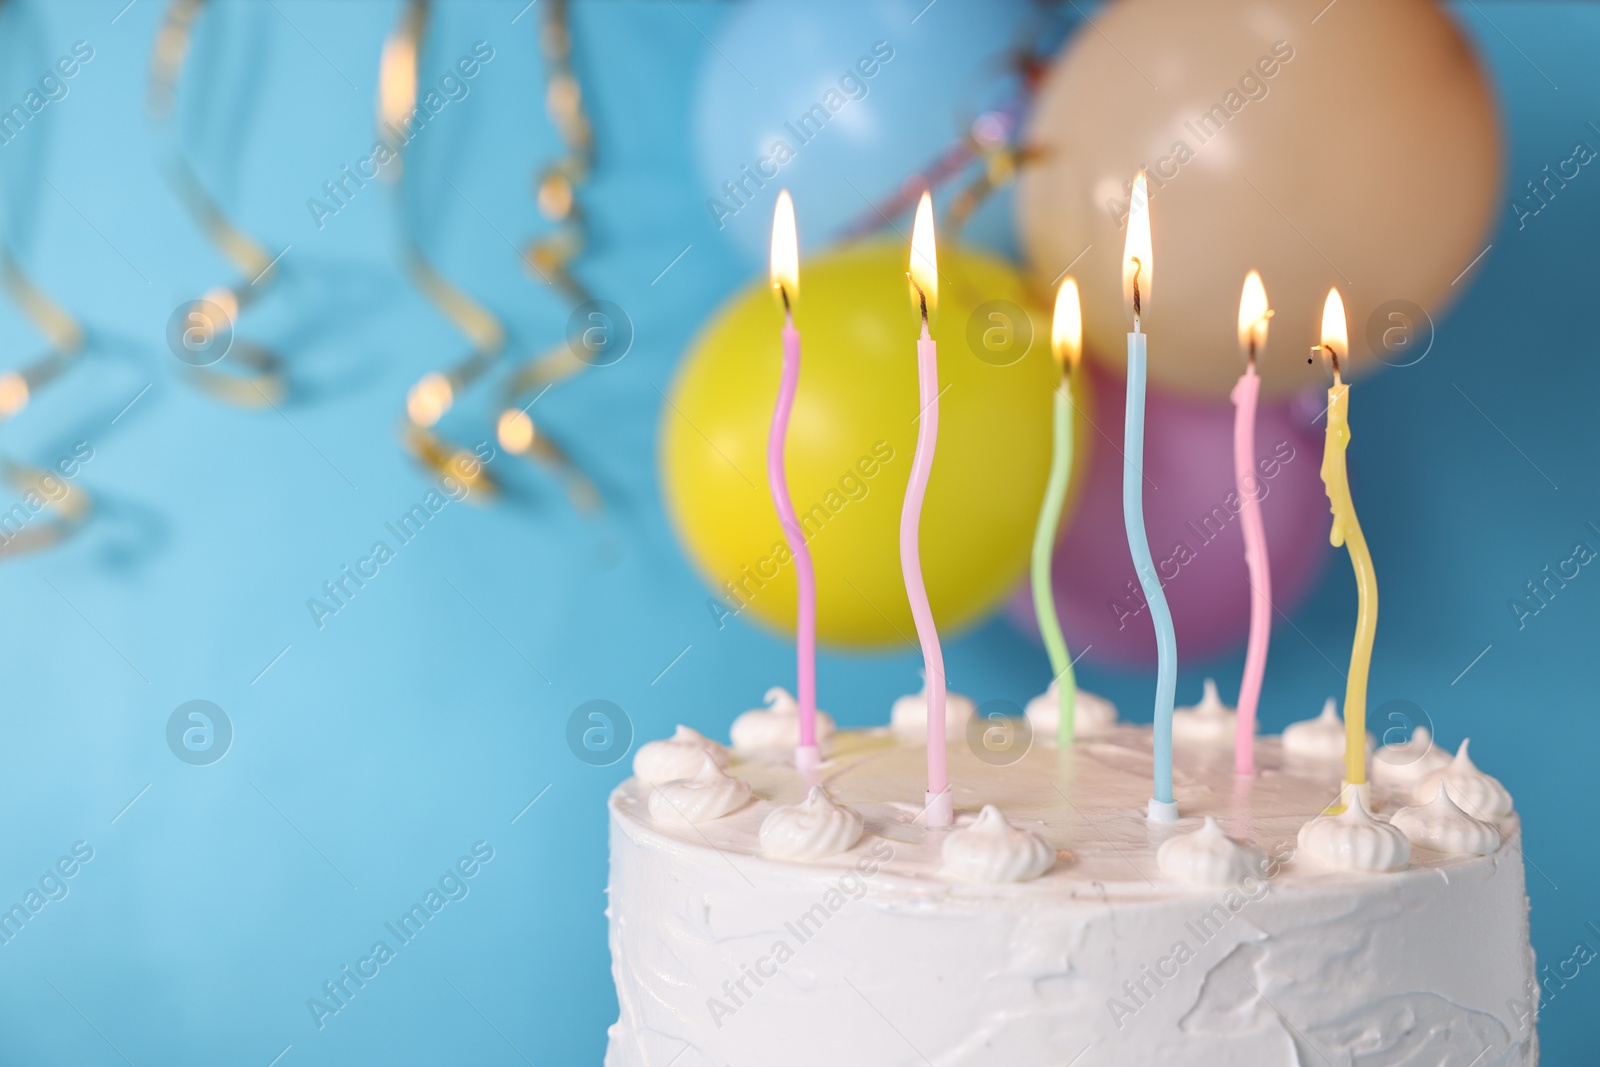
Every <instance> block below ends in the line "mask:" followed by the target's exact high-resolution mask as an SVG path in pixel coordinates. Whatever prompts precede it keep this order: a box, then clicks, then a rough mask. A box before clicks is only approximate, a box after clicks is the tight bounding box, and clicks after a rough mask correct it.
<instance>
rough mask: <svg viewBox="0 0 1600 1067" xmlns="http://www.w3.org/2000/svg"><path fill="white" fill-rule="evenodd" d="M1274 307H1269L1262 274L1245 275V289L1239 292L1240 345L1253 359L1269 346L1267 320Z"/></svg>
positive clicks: (1252, 272)
mask: <svg viewBox="0 0 1600 1067" xmlns="http://www.w3.org/2000/svg"><path fill="white" fill-rule="evenodd" d="M1270 318H1272V309H1271V308H1269V307H1267V289H1266V286H1264V285H1262V284H1261V275H1259V274H1257V273H1256V272H1255V271H1251V272H1250V273H1249V274H1247V275H1245V278H1244V291H1243V292H1241V293H1240V294H1239V347H1240V348H1241V349H1243V350H1244V354H1245V355H1247V356H1249V357H1250V358H1251V360H1254V359H1255V358H1256V353H1257V352H1259V351H1261V349H1263V348H1265V347H1266V346H1267V320H1268V319H1270Z"/></svg>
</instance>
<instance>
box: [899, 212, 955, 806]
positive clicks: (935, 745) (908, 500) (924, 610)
mask: <svg viewBox="0 0 1600 1067" xmlns="http://www.w3.org/2000/svg"><path fill="white" fill-rule="evenodd" d="M909 274H910V278H911V286H912V295H913V297H914V298H915V299H916V301H917V306H918V308H919V310H920V312H921V315H922V336H921V337H920V338H919V339H918V340H917V392H918V395H919V397H920V398H921V405H922V413H921V415H919V416H918V420H919V425H918V427H917V449H916V452H915V454H914V455H913V456H912V459H911V481H910V483H909V484H908V485H907V486H906V497H905V503H904V505H903V506H902V507H901V510H900V573H901V575H902V577H904V579H905V583H906V599H907V600H909V601H910V602H911V618H912V620H913V621H914V622H915V623H916V625H917V639H918V641H920V642H921V644H922V660H923V668H924V673H925V676H926V678H927V700H928V791H927V794H926V796H925V797H924V798H923V800H924V808H923V819H924V825H926V826H929V827H944V826H949V825H950V824H951V823H953V822H954V821H955V810H954V803H953V801H952V800H951V797H950V785H949V782H948V781H947V780H946V777H945V751H944V749H945V741H946V738H945V722H944V705H945V684H944V651H943V650H942V649H941V648H940V647H939V628H938V626H937V625H936V624H935V623H934V621H933V608H932V607H931V606H930V605H929V604H928V590H927V587H926V586H925V585H924V584H923V581H922V553H921V548H920V544H919V541H920V537H921V527H922V501H923V498H924V497H925V496H927V493H928V475H929V474H930V473H931V472H932V470H933V452H934V448H935V447H936V446H937V445H938V442H939V346H938V345H937V344H935V343H934V340H933V337H932V336H931V335H930V334H929V333H928V309H929V306H930V305H931V304H933V303H934V302H935V300H936V299H937V296H938V268H937V266H936V260H935V251H934V244H933V201H932V199H931V198H930V197H929V196H928V194H927V193H923V194H922V201H921V203H919V204H918V205H917V220H916V223H915V224H914V225H913V226H912V229H911V270H910V272H909Z"/></svg>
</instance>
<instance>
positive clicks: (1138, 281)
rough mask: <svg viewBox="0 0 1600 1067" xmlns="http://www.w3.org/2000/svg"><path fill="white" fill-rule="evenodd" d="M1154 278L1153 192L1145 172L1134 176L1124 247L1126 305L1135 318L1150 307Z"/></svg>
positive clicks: (1123, 273)
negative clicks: (1151, 233)
mask: <svg viewBox="0 0 1600 1067" xmlns="http://www.w3.org/2000/svg"><path fill="white" fill-rule="evenodd" d="M1154 277H1155V265H1154V262H1153V260H1152V251H1151V245H1150V190H1149V187H1148V186H1147V185H1146V184H1145V178H1144V171H1142V170H1141V171H1140V172H1139V173H1138V174H1136V175H1134V179H1133V192H1132V193H1131V194H1130V195H1129V198H1128V237H1127V240H1126V241H1125V242H1124V244H1123V246H1122V303H1123V306H1124V307H1125V308H1127V309H1128V310H1129V311H1131V312H1132V313H1133V317H1134V318H1135V319H1137V318H1138V317H1139V316H1140V314H1141V312H1142V310H1143V309H1144V308H1146V307H1148V306H1149V304H1150V290H1151V289H1152V288H1153V286H1152V284H1151V282H1152V279H1153V278H1154ZM1135 294H1137V299H1136V298H1135Z"/></svg>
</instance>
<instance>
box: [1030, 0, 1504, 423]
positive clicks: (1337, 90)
mask: <svg viewBox="0 0 1600 1067" xmlns="http://www.w3.org/2000/svg"><path fill="white" fill-rule="evenodd" d="M1319 6H1320V5H1319ZM1098 29H1099V32H1098V33H1095V32H1080V33H1079V34H1078V35H1077V37H1076V38H1075V39H1074V40H1073V43H1072V44H1071V46H1070V47H1069V48H1068V49H1067V51H1066V53H1065V54H1064V55H1063V56H1062V57H1061V58H1060V59H1059V60H1058V61H1057V63H1056V65H1055V67H1054V68H1053V69H1052V71H1051V74H1050V76H1049V78H1048V80H1047V82H1046V84H1045V86H1044V88H1043V89H1042V90H1041V95H1040V99H1039V102H1038V107H1037V110H1036V112H1035V114H1034V117H1033V119H1032V123H1031V127H1030V130H1029V139H1030V141H1031V142H1032V143H1034V144H1036V145H1037V146H1038V147H1039V148H1041V149H1042V150H1043V151H1044V152H1045V153H1046V154H1047V155H1046V158H1045V159H1044V160H1043V161H1042V162H1041V163H1040V164H1039V165H1037V166H1035V167H1032V168H1025V169H1024V170H1023V172H1022V175H1021V179H1020V182H1021V184H1020V188H1019V189H1018V193H1017V220H1018V226H1019V228H1020V230H1021V236H1022V241H1023V246H1024V248H1025V249H1026V252H1027V256H1028V259H1029V261H1030V262H1031V263H1032V264H1033V266H1034V268H1035V271H1036V273H1037V276H1039V277H1042V278H1053V277H1055V275H1056V274H1057V273H1059V272H1060V271H1061V269H1062V268H1063V267H1065V266H1066V265H1067V264H1068V263H1069V262H1070V261H1072V260H1074V259H1076V258H1077V257H1078V256H1079V255H1082V257H1083V258H1082V259H1081V260H1080V261H1079V262H1078V264H1077V266H1076V267H1075V268H1074V270H1075V271H1076V272H1077V274H1078V277H1079V281H1080V284H1081V286H1082V290H1083V299H1084V324H1085V328H1086V330H1087V334H1088V336H1087V339H1086V340H1087V347H1088V348H1089V349H1090V350H1091V351H1092V352H1093V353H1094V354H1095V355H1097V356H1099V357H1100V358H1102V359H1104V360H1106V361H1107V363H1108V365H1109V366H1113V367H1121V366H1123V365H1124V360H1125V356H1126V350H1125V346H1124V343H1123V337H1122V334H1123V332H1124V331H1125V330H1126V329H1127V322H1128V318H1127V314H1126V313H1125V312H1124V310H1123V300H1122V291H1121V259H1122V246H1123V238H1124V234H1125V229H1124V227H1123V225H1122V224H1121V222H1120V221H1119V220H1118V218H1117V215H1118V214H1120V213H1122V212H1124V211H1125V207H1124V204H1125V202H1126V200H1127V195H1126V192H1125V188H1126V185H1127V183H1128V182H1130V181H1131V180H1132V178H1133V175H1134V173H1135V171H1136V170H1137V169H1138V168H1140V167H1144V168H1147V169H1148V171H1149V174H1150V216H1151V229H1152V231H1153V236H1154V246H1155V247H1154V264H1153V266H1154V268H1155V275H1156V277H1155V287H1154V292H1153V293H1152V294H1150V299H1149V300H1148V301H1147V302H1146V304H1145V308H1146V312H1147V316H1146V325H1145V329H1146V330H1148V331H1149V333H1150V337H1151V339H1150V380H1151V382H1152V383H1153V384H1155V385H1158V386H1160V387H1163V388H1166V389H1170V390H1176V391H1182V392H1185V393H1189V394H1192V395H1200V396H1208V397H1212V398H1216V399H1222V398H1225V397H1226V396H1227V394H1228V390H1229V389H1230V388H1231V387H1232V385H1233V382H1234V379H1235V378H1237V377H1238V374H1239V371H1240V370H1241V369H1242V368H1241V362H1242V361H1241V357H1240V355H1239V350H1238V346H1237V341H1236V337H1237V334H1236V315H1237V313H1238V308H1239V288H1240V285H1241V284H1242V282H1243V281H1244V277H1245V274H1246V273H1247V272H1249V271H1250V270H1252V269H1255V270H1259V271H1260V272H1261V277H1262V280H1263V281H1265V282H1266V288H1267V295H1268V296H1269V297H1270V299H1271V302H1272V306H1273V308H1275V309H1276V312H1277V314H1276V316H1275V317H1274V318H1273V320H1272V337H1271V343H1272V346H1273V350H1272V351H1271V352H1270V353H1269V355H1268V358H1267V362H1266V364H1265V365H1264V366H1263V369H1262V390H1263V392H1264V393H1265V394H1267V395H1278V396H1283V395H1287V394H1289V393H1291V392H1293V391H1295V390H1296V389H1299V388H1301V387H1303V386H1306V385H1308V384H1313V383H1319V382H1322V381H1323V380H1324V376H1325V375H1326V374H1327V370H1326V369H1325V368H1323V367H1322V366H1320V365H1308V364H1307V361H1306V356H1307V354H1308V348H1309V346H1311V345H1313V344H1316V343H1317V342H1318V340H1319V339H1320V326H1321V310H1322V302H1323V298H1324V296H1325V295H1326V294H1327V291H1328V288H1329V287H1330V286H1335V285H1336V286H1338V287H1339V288H1340V290H1341V292H1342V293H1343V295H1344V298H1345V301H1346V303H1347V305H1348V307H1349V311H1350V334H1351V337H1350V340H1351V345H1352V350H1353V355H1354V358H1353V360H1350V361H1349V362H1351V363H1353V364H1354V366H1355V367H1356V368H1357V369H1360V368H1363V367H1370V366H1372V365H1374V363H1375V362H1376V361H1375V358H1374V357H1375V356H1376V357H1379V358H1382V359H1384V360H1385V361H1387V362H1390V363H1405V362H1413V361H1415V359H1417V358H1420V355H1421V354H1425V352H1426V349H1427V345H1428V344H1429V343H1431V338H1432V322H1431V319H1430V318H1429V317H1428V314H1429V312H1437V311H1438V310H1439V309H1440V307H1441V305H1442V304H1443V303H1445V302H1446V301H1447V299H1448V298H1449V297H1450V296H1451V295H1453V294H1455V293H1458V292H1460V291H1461V290H1462V289H1464V288H1465V287H1464V286H1461V287H1456V288H1452V282H1453V280H1454V279H1456V278H1457V276H1458V275H1460V274H1461V272H1462V271H1463V270H1464V269H1466V268H1467V267H1468V266H1469V265H1470V264H1471V263H1472V262H1473V260H1474V259H1475V258H1476V257H1477V256H1478V255H1479V254H1480V253H1481V252H1483V251H1484V246H1485V245H1486V243H1487V230H1488V227H1489V223H1490V216H1491V214H1492V213H1493V212H1495V211H1496V210H1497V209H1498V206H1499V195H1500V194H1499V186H1500V179H1499V170H1500V164H1499V158H1500V133H1499V129H1498V125H1497V121H1496V117H1495V108H1494V104H1493V100H1492V98H1491V95H1490V89H1489V86H1488V83H1487V80H1486V78H1485V76H1484V73H1483V71H1482V69H1481V68H1480V67H1479V65H1478V63H1477V61H1476V60H1475V58H1474V56H1473V54H1472V52H1471V50H1470V49H1469V48H1468V46H1467V43H1466V41H1465V40H1464V39H1463V37H1462V35H1461V33H1460V31H1459V30H1457V29H1456V27H1455V24H1454V23H1453V21H1452V20H1451V17H1450V15H1449V14H1448V13H1447V12H1446V10H1445V9H1444V6H1443V5H1440V4H1436V3H1434V2H1433V0H1384V2H1382V3H1379V2H1365V3H1363V2H1356V3H1341V4H1338V5H1336V6H1331V7H1329V8H1328V10H1326V11H1324V12H1323V13H1322V16H1321V17H1320V19H1318V21H1317V22H1316V24H1315V25H1314V26H1313V25H1312V24H1311V23H1310V21H1309V18H1308V16H1307V13H1306V7H1305V5H1304V4H1301V3H1288V2H1286V0H1210V2H1207V3H1203V4H1197V3H1193V2H1192V0H1125V2H1123V3H1120V4H1113V5H1108V6H1107V7H1106V8H1105V9H1104V11H1103V13H1102V14H1101V15H1100V16H1099V17H1098ZM1107 41H1115V42H1117V45H1116V47H1112V46H1110V45H1108V44H1107V43H1106V42H1107ZM1156 86H1160V88H1159V90H1158V89H1157V88H1156ZM1086 249H1087V251H1085V250H1086ZM1374 348H1376V349H1377V351H1374V350H1373V349H1374ZM1341 355H1343V354H1342V353H1341ZM1318 362H1319V364H1320V361H1318Z"/></svg>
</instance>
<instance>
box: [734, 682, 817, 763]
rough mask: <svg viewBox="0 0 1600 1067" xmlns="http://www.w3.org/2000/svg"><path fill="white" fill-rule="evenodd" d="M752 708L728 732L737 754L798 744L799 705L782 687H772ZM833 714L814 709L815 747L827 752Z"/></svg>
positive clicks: (780, 750) (779, 750)
mask: <svg viewBox="0 0 1600 1067" xmlns="http://www.w3.org/2000/svg"><path fill="white" fill-rule="evenodd" d="M762 699H763V701H764V702H765V703H766V705H767V706H766V707H764V708H755V709H753V710H751V711H747V712H745V713H744V714H742V715H740V716H739V717H738V718H737V719H734V720H733V726H732V728H731V729H730V730H729V731H728V736H729V739H730V740H731V741H732V742H733V749H734V751H735V752H740V753H761V752H768V753H785V754H786V753H787V752H788V751H789V750H790V749H793V748H794V747H795V746H796V745H798V744H799V743H800V705H799V704H798V703H796V702H795V699H794V695H793V694H792V693H790V692H789V691H788V690H787V689H784V688H783V687H782V686H777V685H775V686H773V687H772V688H771V689H768V690H767V693H766V696H765V697H763V698H762ZM833 730H834V726H833V716H831V715H829V714H828V713H827V712H825V711H823V710H822V709H821V708H818V709H817V748H818V749H819V750H820V751H822V752H827V750H828V746H829V744H830V743H831V742H832V741H833Z"/></svg>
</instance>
